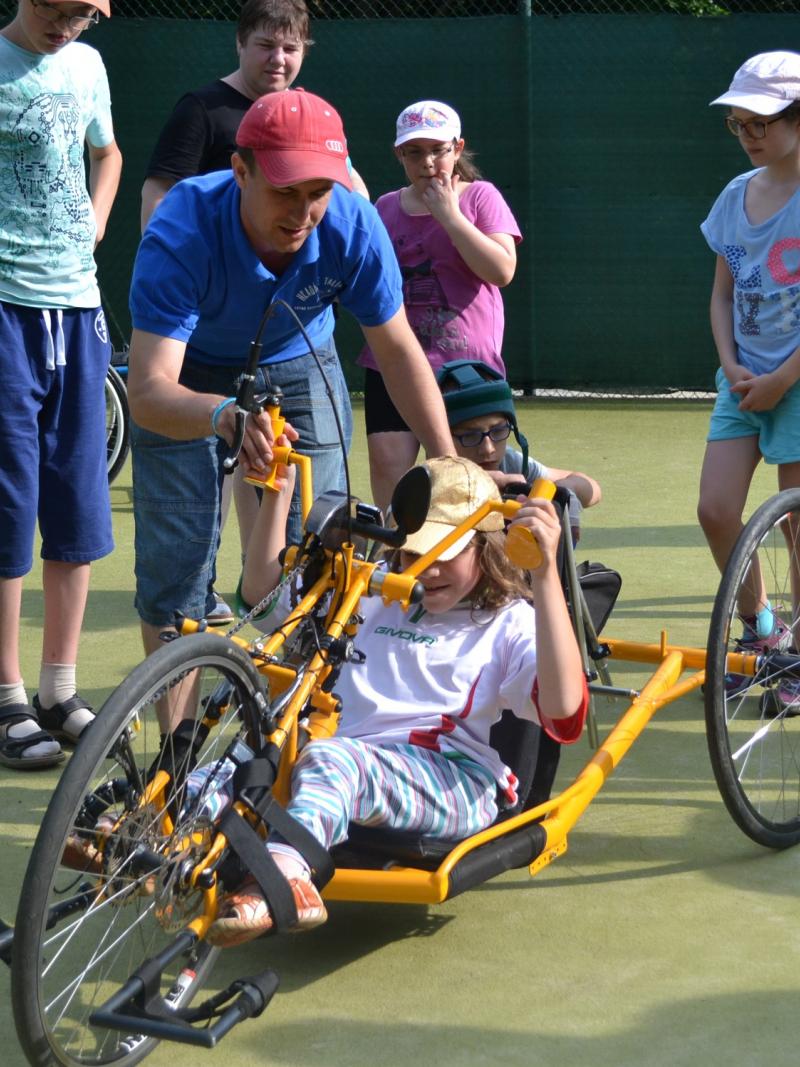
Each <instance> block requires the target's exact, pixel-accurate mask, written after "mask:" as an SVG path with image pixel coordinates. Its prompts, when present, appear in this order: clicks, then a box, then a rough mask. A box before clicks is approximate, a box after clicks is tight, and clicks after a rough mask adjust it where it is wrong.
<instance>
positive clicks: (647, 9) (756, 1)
mask: <svg viewBox="0 0 800 1067" xmlns="http://www.w3.org/2000/svg"><path fill="white" fill-rule="evenodd" d="M13 6H14V5H13V4H8V3H7V2H6V3H4V4H3V8H4V9H5V10H9V11H10V10H12V9H13ZM113 7H114V14H115V16H117V17H121V18H153V17H156V18H175V19H216V20H222V21H229V20H234V21H235V20H236V19H237V18H238V15H239V9H240V7H241V4H240V3H237V2H236V0H190V2H188V3H181V2H179V0H115V2H114V5H113ZM308 7H309V10H310V12H311V15H312V18H313V19H314V20H315V21H321V20H328V19H406V18H437V19H440V18H470V17H474V16H486V15H531V16H549V17H559V16H563V15H643V14H645V15H657V14H667V15H688V16H691V17H695V18H698V17H699V18H708V17H719V16H725V15H735V14H756V15H763V14H767V13H771V14H780V13H788V14H797V13H798V12H800V4H798V2H797V0H399V2H394V3H393V2H390V0H309V3H308Z"/></svg>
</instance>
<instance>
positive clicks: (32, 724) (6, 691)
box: [0, 679, 61, 759]
mask: <svg viewBox="0 0 800 1067" xmlns="http://www.w3.org/2000/svg"><path fill="white" fill-rule="evenodd" d="M27 703H28V697H27V695H26V693H25V684H24V683H23V681H22V679H20V681H18V682H11V683H10V684H8V685H0V708H7V707H10V706H11V705H12V704H27ZM38 730H39V724H38V723H37V722H36V720H35V719H23V721H22V722H15V723H14V724H13V726H5V727H0V736H5V737H9V738H11V739H12V740H13V741H21V740H22V739H23V738H25V737H30V735H31V734H35V733H36V732H37V731H38ZM60 751H61V745H59V743H58V741H39V742H38V743H37V744H35V745H31V746H30V748H26V749H25V752H24V753H23V756H22V758H23V759H35V758H37V757H39V756H52V755H53V753H55V752H60Z"/></svg>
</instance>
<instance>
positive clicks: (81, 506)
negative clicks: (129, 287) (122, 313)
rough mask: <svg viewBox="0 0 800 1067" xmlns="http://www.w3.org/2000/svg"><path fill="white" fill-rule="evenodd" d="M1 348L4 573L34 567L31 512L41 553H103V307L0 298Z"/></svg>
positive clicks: (106, 523)
mask: <svg viewBox="0 0 800 1067" xmlns="http://www.w3.org/2000/svg"><path fill="white" fill-rule="evenodd" d="M0 353H2V355H0V529H2V536H0V578H18V577H20V576H22V575H23V574H27V573H28V571H29V570H30V569H31V566H32V565H33V538H34V533H35V530H36V521H37V518H38V521H39V529H40V531H41V535H42V553H41V554H42V559H47V560H57V561H60V562H64V563H90V562H91V561H92V560H95V559H100V558H101V557H102V556H107V555H108V553H109V552H111V551H112V549H113V548H114V542H113V539H112V535H111V507H110V504H109V496H108V474H107V470H106V415H105V412H106V407H105V380H106V370H107V368H108V363H109V360H110V358H111V345H110V343H109V340H108V330H107V328H106V321H105V317H104V315H103V312H102V309H100V308H66V309H64V310H63V311H55V310H43V309H41V308H30V307H22V306H21V305H19V304H7V303H3V302H2V301H0Z"/></svg>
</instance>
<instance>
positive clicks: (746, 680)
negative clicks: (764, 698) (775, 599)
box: [725, 615, 792, 699]
mask: <svg viewBox="0 0 800 1067" xmlns="http://www.w3.org/2000/svg"><path fill="white" fill-rule="evenodd" d="M755 621H756V620H755V616H748V617H745V616H742V622H743V623H744V634H743V635H742V636H741V637H740V638H739V640H738V641H737V642H736V651H737V652H745V653H759V652H783V651H784V649H786V648H788V647H789V645H790V644H791V643H792V631H791V630H790V629H789V627H788V626H787V625H786V623H785V622H784V621H783V619H781V617H780V616H779V615H775V616H774V620H773V624H772V630H771V631H770V633H768V634H767V636H766V637H759V636H758V635H757V634H756V631H755ZM755 684H757V683H756V680H755V679H754V678H750V677H749V676H748V675H746V674H726V675H725V696H726V697H728V699H731V698H732V697H737V696H740V695H741V694H742V693H744V692H746V691H747V690H748V689H749V688H750V687H751V686H753V685H755Z"/></svg>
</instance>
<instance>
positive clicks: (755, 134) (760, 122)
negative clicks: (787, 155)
mask: <svg viewBox="0 0 800 1067" xmlns="http://www.w3.org/2000/svg"><path fill="white" fill-rule="evenodd" d="M782 118H783V115H778V116H777V118H774V119H767V120H766V121H765V120H764V119H748V120H747V122H740V121H739V119H735V118H734V117H733V115H727V116H726V118H725V125H726V126H727V127H728V129H729V130H730V131H731V133H732V134H733V136H734V137H741V135H742V134H743V133H746V134H747V136H748V137H752V138H753V140H754V141H763V140H764V138H765V137H766V136H767V126H771V125H772V123H773V122H779V121H780V119H782Z"/></svg>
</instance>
